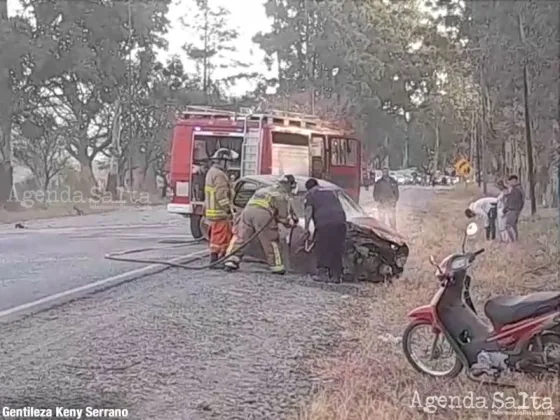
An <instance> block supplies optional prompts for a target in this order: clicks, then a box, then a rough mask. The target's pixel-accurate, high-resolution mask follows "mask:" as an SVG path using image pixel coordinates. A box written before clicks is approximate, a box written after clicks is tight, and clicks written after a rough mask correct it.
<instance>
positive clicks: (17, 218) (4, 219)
mask: <svg viewBox="0 0 560 420" xmlns="http://www.w3.org/2000/svg"><path fill="white" fill-rule="evenodd" d="M166 203H167V201H165V200H162V199H161V198H159V197H156V196H154V197H151V198H150V201H149V204H144V203H140V202H136V203H132V202H129V201H123V202H117V201H114V202H100V203H97V204H96V203H93V202H91V203H90V202H88V201H84V202H82V203H79V204H78V205H77V206H76V207H78V208H79V209H80V210H81V211H82V212H83V213H82V214H84V215H88V214H102V213H109V212H112V211H117V210H122V209H134V208H140V207H147V206H159V205H163V204H166ZM15 204H17V203H15ZM68 216H79V214H78V212H77V211H76V209H75V208H74V205H73V204H72V203H60V204H58V203H51V204H49V206H45V207H41V206H39V205H33V206H32V207H31V208H24V207H22V206H19V205H17V206H16V205H13V206H12V208H10V211H8V210H6V209H3V208H0V225H1V224H8V223H17V222H27V221H30V220H41V219H54V218H61V217H68Z"/></svg>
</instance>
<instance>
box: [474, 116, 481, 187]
mask: <svg viewBox="0 0 560 420" xmlns="http://www.w3.org/2000/svg"><path fill="white" fill-rule="evenodd" d="M481 131H482V121H480V120H479V122H478V124H476V125H475V134H474V135H475V138H474V141H475V153H476V155H475V156H476V183H477V184H478V188H480V187H481V185H482V172H481V171H480V166H481V165H480V132H481Z"/></svg>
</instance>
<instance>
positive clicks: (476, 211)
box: [465, 197, 498, 240]
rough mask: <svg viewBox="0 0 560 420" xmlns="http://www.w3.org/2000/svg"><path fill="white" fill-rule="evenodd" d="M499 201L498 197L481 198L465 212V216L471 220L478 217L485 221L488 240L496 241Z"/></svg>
mask: <svg viewBox="0 0 560 420" xmlns="http://www.w3.org/2000/svg"><path fill="white" fill-rule="evenodd" d="M497 205H498V199H497V198H496V197H484V198H480V199H478V200H476V201H474V202H472V203H471V204H470V205H469V208H468V209H466V210H465V216H467V217H468V218H469V219H472V218H473V217H478V218H480V219H482V220H483V221H484V228H485V230H486V239H487V240H494V239H496V218H497V216H498V209H497Z"/></svg>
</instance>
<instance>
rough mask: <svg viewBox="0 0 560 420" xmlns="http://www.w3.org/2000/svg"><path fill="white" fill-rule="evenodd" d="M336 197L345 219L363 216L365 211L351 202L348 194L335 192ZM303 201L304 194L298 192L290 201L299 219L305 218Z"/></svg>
mask: <svg viewBox="0 0 560 420" xmlns="http://www.w3.org/2000/svg"><path fill="white" fill-rule="evenodd" d="M336 195H337V197H338V201H340V204H341V205H342V208H343V209H344V212H345V213H346V218H348V219H350V218H352V217H361V216H365V215H366V214H365V211H364V210H363V209H362V208H361V207H360V206H359V205H358V204H357V203H356V202H354V200H352V199H351V198H350V197H349V196H348V194H346V193H345V192H344V191H336ZM304 199H305V192H300V193H298V195H297V196H296V197H295V198H294V200H293V201H292V206H293V209H294V211H295V213H296V215H297V217H299V218H303V217H304V216H305V211H304V204H303V202H304Z"/></svg>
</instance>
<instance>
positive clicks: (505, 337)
mask: <svg viewBox="0 0 560 420" xmlns="http://www.w3.org/2000/svg"><path fill="white" fill-rule="evenodd" d="M559 314H560V312H558V311H557V312H552V313H549V314H545V315H542V316H540V317H537V318H534V317H533V318H527V319H523V320H521V321H518V322H516V323H514V324H508V325H504V326H502V327H501V328H500V330H499V331H493V332H492V334H491V335H490V337H489V338H488V339H487V340H486V341H489V342H490V341H497V342H498V343H500V345H508V344H512V343H514V342H518V341H522V340H529V339H531V338H532V337H533V336H535V335H537V334H539V333H540V332H542V331H543V330H544V329H546V328H545V326H546V325H547V324H549V323H551V322H553V321H554V320H555V318H557V317H558V316H559Z"/></svg>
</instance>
